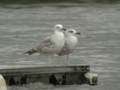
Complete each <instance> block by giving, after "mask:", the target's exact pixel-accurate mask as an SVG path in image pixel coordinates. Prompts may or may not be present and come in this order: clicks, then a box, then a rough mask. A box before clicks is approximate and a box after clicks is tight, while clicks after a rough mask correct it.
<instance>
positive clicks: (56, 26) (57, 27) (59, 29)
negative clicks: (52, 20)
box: [55, 24, 66, 32]
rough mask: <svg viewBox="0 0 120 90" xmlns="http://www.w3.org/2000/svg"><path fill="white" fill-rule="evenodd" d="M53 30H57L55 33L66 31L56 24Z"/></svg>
mask: <svg viewBox="0 0 120 90" xmlns="http://www.w3.org/2000/svg"><path fill="white" fill-rule="evenodd" d="M55 30H57V31H62V32H63V31H65V30H66V29H65V28H64V27H63V25H61V24H57V25H55Z"/></svg>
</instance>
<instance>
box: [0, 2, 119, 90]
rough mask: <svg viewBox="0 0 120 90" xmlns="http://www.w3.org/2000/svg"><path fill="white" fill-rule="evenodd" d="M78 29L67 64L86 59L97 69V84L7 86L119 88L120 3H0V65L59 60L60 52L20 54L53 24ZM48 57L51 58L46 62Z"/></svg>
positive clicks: (22, 89)
mask: <svg viewBox="0 0 120 90" xmlns="http://www.w3.org/2000/svg"><path fill="white" fill-rule="evenodd" d="M58 23H60V24H63V25H64V26H65V27H67V28H75V29H76V30H78V31H80V32H81V36H79V44H78V46H77V50H75V51H74V53H73V54H72V55H70V58H69V64H74V65H76V64H88V65H91V71H92V72H97V73H98V74H99V82H98V85H97V86H89V85H70V86H57V87H54V86H52V85H45V84H43V83H33V84H32V83H31V84H28V85H24V86H11V87H8V90H120V4H73V3H60V4H59V3H53V4H52V3H51V4H32V5H5V6H0V68H4V67H7V66H8V67H9V66H15V67H17V66H21V67H24V66H29V65H33V66H36V65H38V66H39V65H49V64H51V65H63V64H64V65H65V64H66V61H65V57H60V56H53V57H51V58H52V59H50V57H49V56H41V55H39V54H35V55H32V56H28V55H25V54H24V52H25V51H26V50H29V49H30V48H32V47H33V46H35V45H37V44H38V43H39V41H40V40H41V39H43V38H44V37H46V36H48V35H50V34H52V32H53V26H54V25H55V24H58ZM49 61H51V63H49Z"/></svg>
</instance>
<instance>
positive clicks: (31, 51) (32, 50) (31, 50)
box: [25, 48, 37, 55]
mask: <svg viewBox="0 0 120 90" xmlns="http://www.w3.org/2000/svg"><path fill="white" fill-rule="evenodd" d="M36 52H37V50H35V49H33V48H32V49H30V50H28V51H27V52H25V54H28V55H32V54H34V53H36Z"/></svg>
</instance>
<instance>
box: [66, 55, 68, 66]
mask: <svg viewBox="0 0 120 90" xmlns="http://www.w3.org/2000/svg"><path fill="white" fill-rule="evenodd" d="M66 63H67V65H69V55H66Z"/></svg>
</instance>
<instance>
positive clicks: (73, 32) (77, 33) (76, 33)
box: [66, 29, 80, 35]
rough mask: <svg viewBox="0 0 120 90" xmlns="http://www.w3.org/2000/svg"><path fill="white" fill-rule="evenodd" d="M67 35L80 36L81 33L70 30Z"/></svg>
mask: <svg viewBox="0 0 120 90" xmlns="http://www.w3.org/2000/svg"><path fill="white" fill-rule="evenodd" d="M66 33H67V34H69V35H80V32H77V31H76V30H75V29H68V30H67V31H66Z"/></svg>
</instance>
